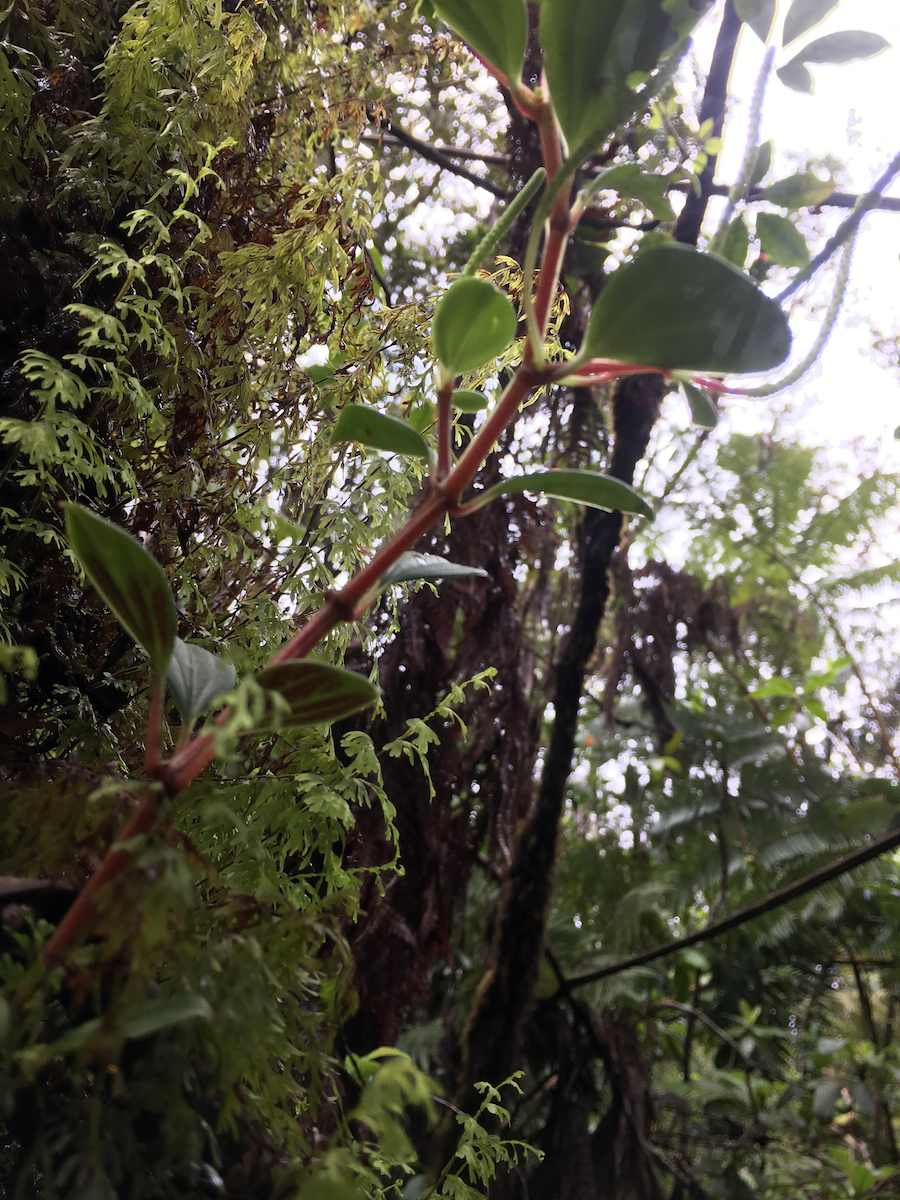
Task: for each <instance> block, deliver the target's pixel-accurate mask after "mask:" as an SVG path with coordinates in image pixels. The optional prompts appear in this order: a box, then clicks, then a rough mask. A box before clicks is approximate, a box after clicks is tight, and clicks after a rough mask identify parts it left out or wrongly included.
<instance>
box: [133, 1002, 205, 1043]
mask: <svg viewBox="0 0 900 1200" xmlns="http://www.w3.org/2000/svg"><path fill="white" fill-rule="evenodd" d="M211 1016H212V1009H211V1008H210V1006H209V1002H208V1001H206V1000H204V999H203V997H202V996H163V997H161V998H159V999H156V1000H147V1001H146V1003H145V1004H143V1005H142V1007H141V1008H140V1009H139V1010H138V1011H137V1012H132V1013H130V1014H129V1015H128V1016H126V1017H125V1020H124V1022H123V1030H122V1031H123V1033H124V1034H125V1036H126V1038H142V1037H149V1035H150V1034H151V1033H159V1031H160V1030H161V1029H168V1028H169V1026H170V1025H179V1024H180V1023H181V1022H182V1021H191V1020H193V1019H194V1018H195V1017H204V1018H205V1019H206V1020H209V1018H210V1017H211Z"/></svg>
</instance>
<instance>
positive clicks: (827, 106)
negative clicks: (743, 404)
mask: <svg viewBox="0 0 900 1200" xmlns="http://www.w3.org/2000/svg"><path fill="white" fill-rule="evenodd" d="M787 7H788V5H787V3H786V2H785V0H781V3H780V5H779V9H780V12H779V19H780V18H781V17H783V15H784V13H785V12H786V11H787ZM717 26H718V21H716V20H712V21H709V22H707V23H706V24H705V28H704V29H703V30H702V31H701V32H700V36H698V38H697V41H696V49H697V54H698V58H699V60H700V62H701V64H702V66H703V67H704V68H706V67H708V65H709V59H710V56H711V53H712V45H713V39H714V36H715V32H716V29H717ZM843 29H863V30H868V31H871V32H873V33H879V34H881V35H882V36H883V37H885V38H887V40H888V41H889V42H890V43H891V47H892V48H891V49H890V50H886V51H885V52H884V53H882V54H880V55H878V56H877V57H876V58H873V59H869V60H868V61H865V62H861V63H850V64H846V65H843V66H821V65H814V66H812V67H811V70H812V72H813V76H814V78H815V94H814V95H812V96H806V95H800V94H799V93H797V92H793V91H790V90H789V89H788V88H786V87H784V86H783V84H782V83H781V82H780V81H779V80H778V79H777V78H776V77H775V76H774V75H773V76H772V78H771V82H770V84H769V89H768V93H767V97H766V105H765V108H764V112H763V123H762V132H761V140H762V141H765V140H766V139H768V138H772V139H774V142H775V148H776V154H778V155H780V154H783V153H784V152H785V151H794V152H798V151H799V152H809V153H811V154H813V155H823V154H833V155H835V156H836V157H837V158H838V159H840V160H841V161H842V162H843V163H845V164H846V167H847V171H848V178H847V180H846V184H845V185H844V187H843V189H842V190H847V191H853V192H858V191H865V190H867V189H868V188H869V187H870V186H871V184H872V183H873V182H874V180H875V179H876V178H877V176H878V175H880V174H881V172H882V171H883V169H884V168H885V166H887V164H888V162H890V160H891V159H892V158H893V157H894V155H895V154H896V153H897V151H898V150H900V122H898V119H897V108H896V92H897V78H898V75H900V0H843V3H841V4H840V5H839V7H838V8H837V10H836V11H835V12H834V13H833V14H832V15H831V16H830V17H828V18H827V20H826V21H824V22H823V23H822V24H821V25H820V26H818V27H817V28H816V30H815V31H814V32H812V33H810V34H809V35H807V36H806V37H804V38H801V39H798V41H797V42H796V43H794V44H793V45H792V46H790V47H789V48H788V50H787V51H784V50H780V48H779V51H778V53H777V54H776V58H775V66H776V67H779V66H781V65H782V64H783V63H784V62H786V61H787V60H788V59H789V58H790V57H792V56H793V54H794V53H796V51H797V50H798V49H799V48H800V47H802V46H803V45H804V44H805V42H806V41H809V40H811V39H812V38H814V37H819V36H821V35H822V34H825V33H831V32H837V31H839V30H843ZM776 32H777V33H778V35H779V36H778V38H777V40H776V43H775V44H776V46H779V47H780V30H779V29H776ZM763 52H764V51H763V46H762V44H761V43H760V41H759V39H758V38H756V37H755V36H754V35H753V33H752V32H751V31H750V30H748V29H747V28H746V27H745V28H744V30H743V31H742V34H741V42H740V45H739V48H738V58H737V63H736V67H735V71H734V74H733V76H732V79H731V84H730V90H731V92H732V93H733V94H734V95H735V96H737V97H739V98H740V100H741V101H743V103H739V104H737V105H736V106H735V110H734V115H733V118H732V123H731V128H730V130H729V127H728V126H726V130H725V151H724V154H723V158H722V162H721V164H720V169H719V176H718V177H719V179H720V180H722V181H725V182H731V181H732V179H733V178H734V175H735V173H736V171H737V167H738V164H739V161H740V157H741V154H742V153H743V147H744V143H745V139H746V121H747V109H748V103H749V97H750V94H751V92H752V89H753V84H754V81H755V79H756V75H757V72H758V70H759V67H760V64H761V62H762V57H763ZM729 133H730V136H729ZM776 164H779V160H778V158H776ZM792 169H795V168H792V165H791V164H790V163H789V162H786V161H784V160H783V159H782V160H781V161H780V165H777V166H776V170H777V175H778V176H779V177H780V176H782V175H786V174H790V173H791V170H792ZM888 194H892V195H894V196H900V177H898V179H897V180H895V182H894V183H893V184H892V186H891V187H890V188H889V189H888ZM843 216H846V213H845V212H842V211H840V210H837V209H825V210H824V213H823V216H822V218H821V219H820V221H819V226H820V228H821V230H822V233H823V235H825V236H827V235H828V234H830V233H831V232H833V230H834V229H835V227H836V226H837V224H838V223H839V221H840V220H841V218H842V217H843ZM814 248H818V246H816V247H814ZM898 285H900V213H887V212H885V213H877V212H876V213H872V214H871V215H869V216H868V217H866V218H865V221H864V224H863V230H862V235H861V237H860V238H859V240H858V242H857V248H856V253H855V257H854V266H853V273H852V276H851V291H852V294H851V295H850V296H848V299H847V302H846V303H845V306H844V309H843V311H842V314H841V317H840V318H839V325H838V328H837V329H836V330H835V333H834V334H833V335H832V338H831V341H830V343H829V345H828V347H827V349H826V351H825V354H824V355H823V357H822V359H821V362H820V364H819V366H818V367H816V368H814V369H813V371H811V372H810V374H809V375H808V376H807V377H806V379H805V380H804V381H803V382H802V383H800V384H799V385H797V386H796V387H795V388H794V389H792V391H791V392H790V393H789V395H790V398H791V408H792V409H793V410H794V411H795V412H796V413H797V414H798V415H800V414H803V415H802V416H801V418H800V421H799V422H798V423H799V424H800V425H801V427H802V428H803V433H804V435H805V437H806V439H807V440H809V441H812V442H815V441H818V440H827V441H834V442H845V441H848V440H849V439H851V438H854V437H857V436H860V435H862V437H863V438H864V441H865V443H866V444H867V445H870V446H872V445H878V446H879V447H880V448H881V450H882V452H883V454H884V457H885V459H886V460H887V462H888V463H900V443H895V442H894V441H893V436H892V435H893V431H894V429H895V428H896V427H897V426H898V425H900V372H898V371H897V370H896V369H894V370H892V369H890V368H887V369H886V367H885V362H884V359H882V361H881V363H876V362H875V361H874V356H873V353H872V348H871V347H872V341H873V337H872V334H871V332H870V326H872V327H874V328H876V329H878V330H879V331H880V332H881V333H882V334H898V333H900V312H898V303H897V301H898V293H900V287H898ZM820 297H821V294H820ZM826 298H827V297H826ZM793 324H794V328H795V335H796V344H797V346H798V347H799V348H800V352H801V354H802V352H803V351H804V350H805V349H806V347H807V346H808V345H809V343H810V342H811V341H812V339H813V337H814V336H815V325H814V324H813V323H811V322H809V321H804V320H802V319H801V320H798V319H797V318H796V317H795V319H794V321H793ZM896 358H897V354H896V349H895V350H894V351H893V361H894V362H896ZM785 395H788V393H785ZM776 400H778V401H780V402H781V403H783V399H782V398H776ZM766 403H767V404H769V405H771V404H772V403H773V401H767V402H766ZM763 415H764V414H762V413H759V412H757V413H755V414H754V413H752V412H751V411H746V412H743V413H741V412H739V411H735V412H734V413H733V420H734V424H735V425H736V426H737V427H743V428H746V430H747V432H750V430H751V429H758V428H759V427H760V423H761V421H760V418H761V417H763ZM763 424H764V422H763Z"/></svg>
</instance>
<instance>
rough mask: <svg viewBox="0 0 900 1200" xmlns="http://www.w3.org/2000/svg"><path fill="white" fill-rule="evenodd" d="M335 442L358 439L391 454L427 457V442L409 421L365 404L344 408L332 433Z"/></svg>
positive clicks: (364, 444)
mask: <svg viewBox="0 0 900 1200" xmlns="http://www.w3.org/2000/svg"><path fill="white" fill-rule="evenodd" d="M331 440H332V442H359V443H360V445H362V446H368V447H370V448H371V449H373V450H383V451H385V452H386V453H388V454H405V455H407V457H409V458H426V459H427V458H428V457H429V454H430V451H429V449H428V443H427V442H426V441H425V439H424V438H423V437H422V435H421V434H420V433H417V432H416V431H415V429H413V428H412V426H411V425H409V424H408V422H406V421H398V420H397V418H396V417H389V416H387V415H386V414H385V413H380V412H378V410H377V409H375V408H369V407H368V406H367V405H365V404H348V405H346V406H345V407H344V408H342V409H341V413H340V416H339V417H338V419H337V421H336V422H335V426H334V429H333V431H332V434H331Z"/></svg>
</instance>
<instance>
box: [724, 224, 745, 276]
mask: <svg viewBox="0 0 900 1200" xmlns="http://www.w3.org/2000/svg"><path fill="white" fill-rule="evenodd" d="M749 248H750V230H749V229H748V228H747V223H746V221H745V220H744V218H743V217H742V216H741V215H740V214H738V216H736V217H735V218H734V220H733V221H732V222H731V224H730V225H729V226H728V231H727V233H726V234H725V238H724V241H723V242H722V248H721V250H720V253H721V255H722V257H723V258H725V259H727V260H728V262H730V263H731V264H732V265H733V266H735V267H737V269H738V270H740V269H741V268H742V267H743V265H744V263H745V262H746V261H747V251H748V249H749Z"/></svg>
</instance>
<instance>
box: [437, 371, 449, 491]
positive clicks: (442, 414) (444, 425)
mask: <svg viewBox="0 0 900 1200" xmlns="http://www.w3.org/2000/svg"><path fill="white" fill-rule="evenodd" d="M452 396H453V380H452V379H448V380H447V382H446V383H442V384H441V386H440V387H439V388H438V397H437V400H438V461H437V482H438V483H439V484H440V483H442V482H443V480H444V479H446V477H447V475H448V474H449V473H450V463H451V462H452V454H451V447H450V433H451V425H452V421H453V405H452V399H451V398H452Z"/></svg>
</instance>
